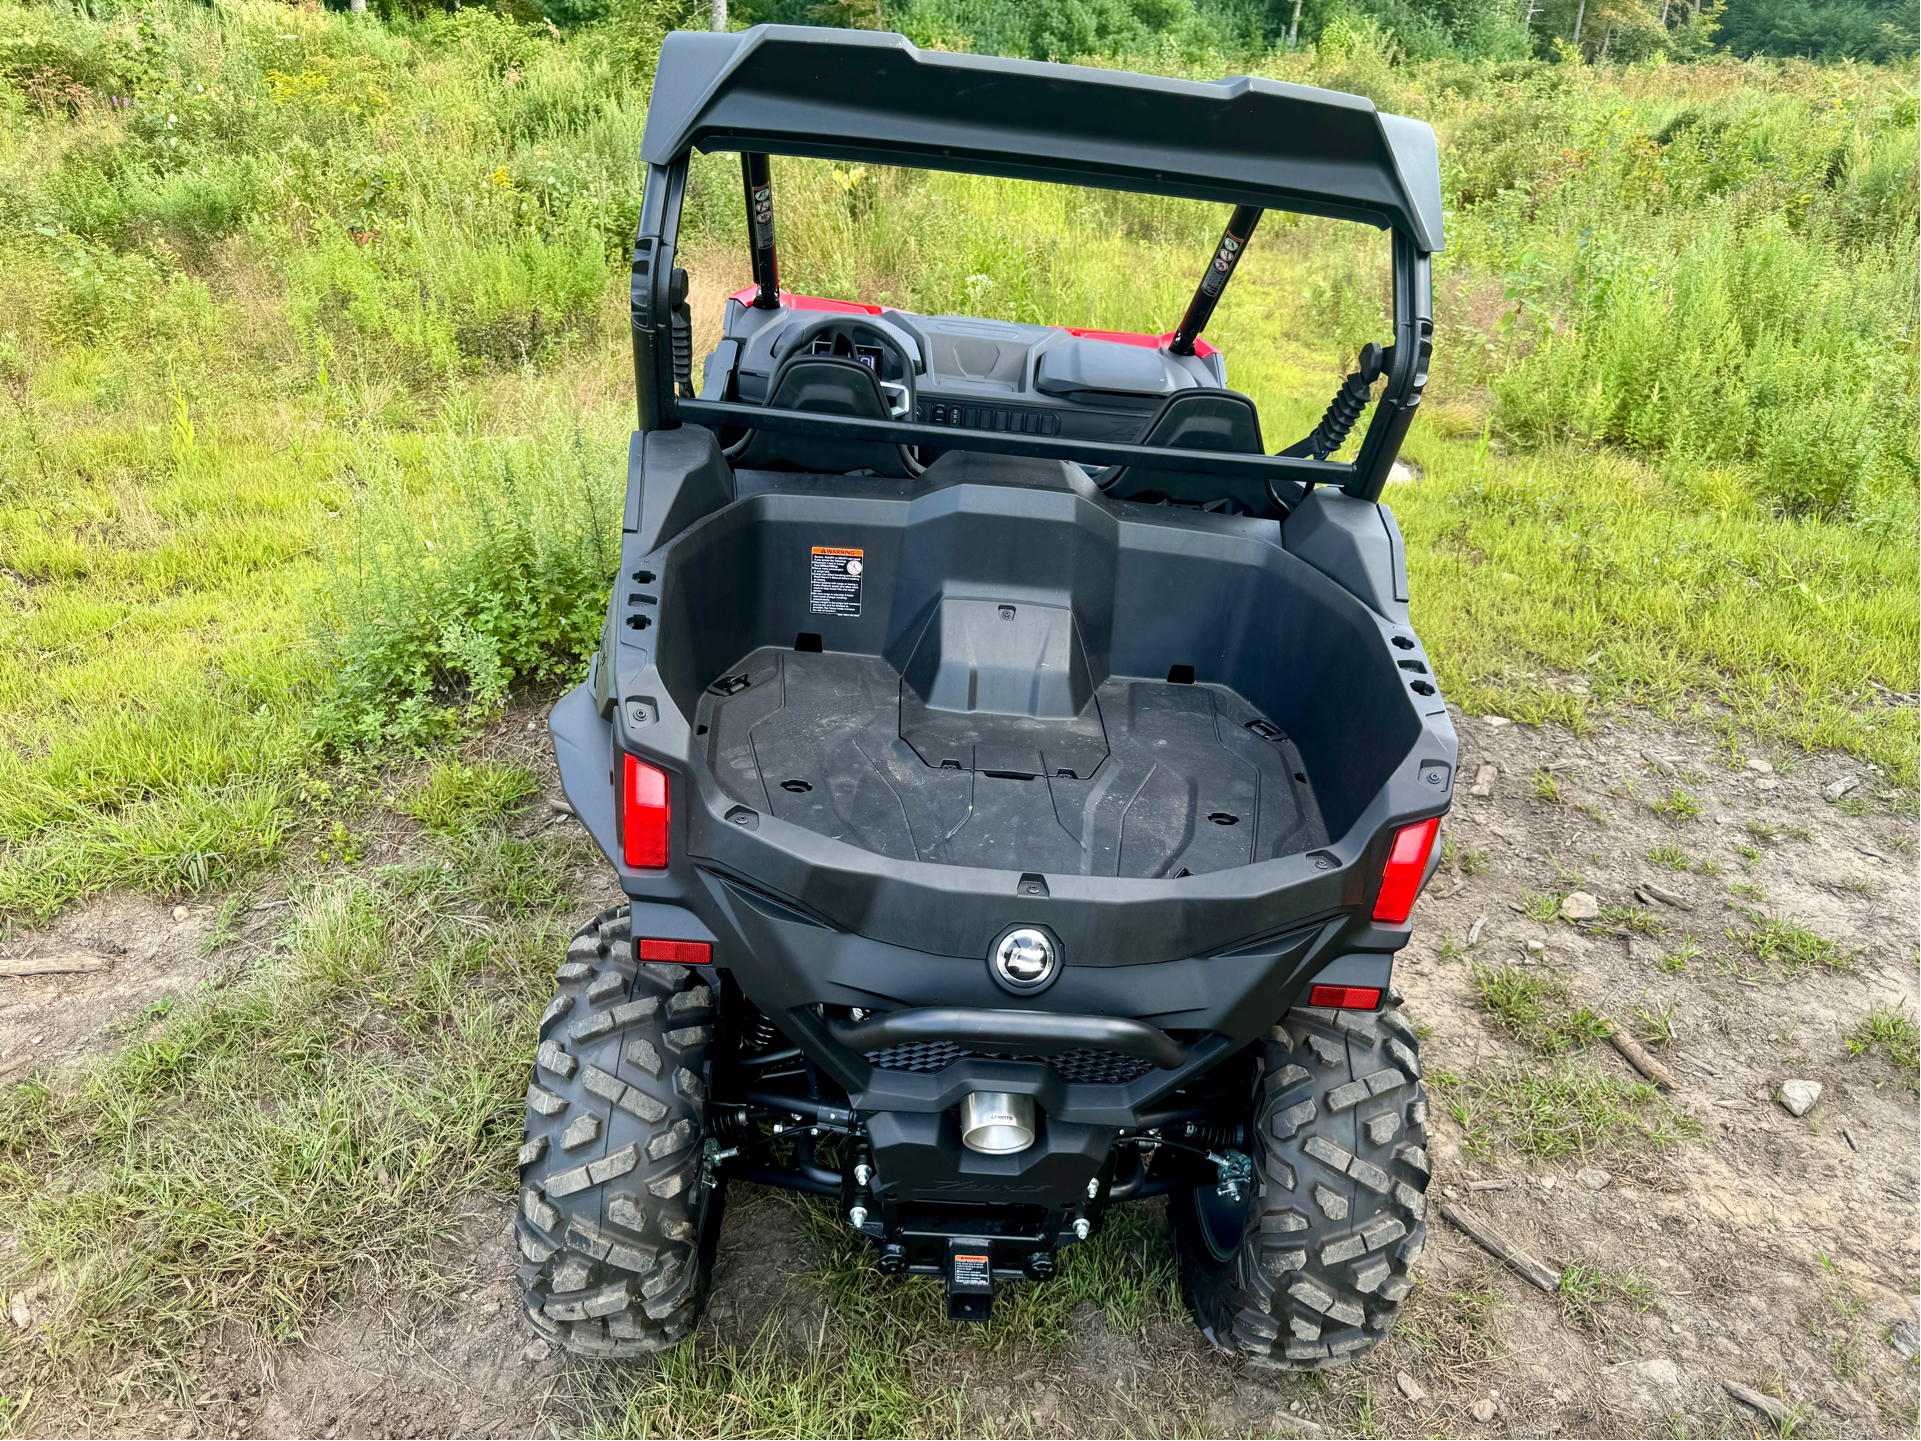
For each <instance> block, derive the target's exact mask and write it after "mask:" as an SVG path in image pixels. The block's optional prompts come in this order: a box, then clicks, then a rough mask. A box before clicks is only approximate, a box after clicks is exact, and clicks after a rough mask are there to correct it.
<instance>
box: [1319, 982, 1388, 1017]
mask: <svg viewBox="0 0 1921 1441" xmlns="http://www.w3.org/2000/svg"><path fill="white" fill-rule="evenodd" d="M1307 1003H1308V1004H1309V1005H1310V1006H1334V1007H1337V1008H1338V1009H1340V1010H1343V1011H1372V1010H1375V1009H1376V1008H1378V1007H1379V1006H1380V1004H1381V988H1380V987H1379V986H1313V987H1311V988H1309V990H1308V993H1307Z"/></svg>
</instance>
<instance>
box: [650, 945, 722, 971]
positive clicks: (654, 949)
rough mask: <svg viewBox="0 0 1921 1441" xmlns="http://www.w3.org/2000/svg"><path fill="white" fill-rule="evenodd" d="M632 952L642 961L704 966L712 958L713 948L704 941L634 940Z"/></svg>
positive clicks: (671, 964)
mask: <svg viewBox="0 0 1921 1441" xmlns="http://www.w3.org/2000/svg"><path fill="white" fill-rule="evenodd" d="M634 952H635V954H636V955H637V956H638V957H639V959H641V960H643V961H665V962H666V963H667V964H668V965H670V966H704V965H707V964H709V963H710V962H711V961H712V960H713V959H714V948H713V947H712V946H710V945H708V944H707V942H705V941H635V942H634Z"/></svg>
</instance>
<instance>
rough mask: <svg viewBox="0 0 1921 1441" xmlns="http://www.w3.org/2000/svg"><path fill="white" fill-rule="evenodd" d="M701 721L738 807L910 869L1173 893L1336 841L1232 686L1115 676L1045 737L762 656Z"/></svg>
mask: <svg viewBox="0 0 1921 1441" xmlns="http://www.w3.org/2000/svg"><path fill="white" fill-rule="evenodd" d="M695 719H696V722H697V724H698V725H699V726H700V727H702V733H703V734H704V736H705V744H706V746H707V751H706V757H707V762H708V765H709V766H710V767H711V768H712V770H713V773H714V775H715V777H716V778H717V779H718V781H719V782H720V784H721V786H722V788H723V789H724V790H725V791H726V792H727V793H728V794H729V795H730V796H732V797H733V798H734V799H735V800H737V801H738V802H740V803H741V804H742V805H747V806H751V807H753V808H754V809H755V810H758V811H760V812H762V813H763V814H769V815H773V816H776V817H778V818H780V819H781V820H784V821H791V822H792V823H794V824H795V825H799V826H805V827H806V828H807V829H808V830H811V831H815V832H817V833H819V834H820V835H823V836H829V837H832V838H834V839H836V840H841V841H846V842H847V843H849V844H850V845H855V846H859V847H861V848H862V849H864V850H868V851H872V852H874V853H876V854H878V855H883V856H888V857H891V858H893V859H896V860H921V861H932V862H937V863H940V864H944V865H956V866H980V867H986V868H990V869H997V870H1018V871H1033V872H1039V873H1043V874H1045V873H1053V874H1056V875H1063V874H1081V875H1097V876H1129V877H1161V876H1180V875H1201V874H1204V873H1206V872H1209V871H1221V870H1229V869H1232V868H1233V867H1235V866H1244V865H1247V864H1249V863H1250V862H1252V861H1257V860H1267V859H1270V858H1272V857H1275V856H1284V855H1292V854H1297V853H1299V852H1302V851H1308V850H1312V849H1314V848H1316V847H1317V846H1321V845H1325V844H1326V841H1327V837H1326V834H1325V831H1324V829H1323V827H1322V823H1321V817H1320V811H1319V809H1318V808H1317V807H1316V805H1315V802H1314V793H1313V788H1312V786H1311V785H1310V784H1309V782H1308V780H1307V771H1306V767H1305V766H1304V765H1303V763H1302V761H1301V756H1300V752H1299V751H1298V750H1297V749H1296V748H1295V747H1294V744H1293V742H1292V741H1290V740H1289V739H1288V738H1287V737H1286V736H1285V735H1284V734H1282V733H1281V731H1280V728H1279V727H1278V726H1275V725H1274V724H1273V723H1272V722H1270V721H1268V720H1266V719H1265V718H1264V717H1262V716H1261V715H1260V714H1259V713H1258V712H1257V711H1255V710H1254V709H1253V708H1252V707H1251V706H1249V705H1248V704H1247V702H1246V701H1244V700H1242V699H1241V698H1240V696H1239V695H1237V694H1235V693H1234V692H1233V691H1231V690H1228V689H1226V688H1225V687H1222V686H1210V685H1175V684H1170V683H1168V682H1165V681H1150V680H1133V679H1126V678H1120V677H1116V678H1112V679H1109V680H1108V681H1106V682H1105V683H1104V684H1102V685H1101V686H1100V687H1099V689H1098V690H1097V691H1096V692H1095V694H1094V698H1093V700H1092V701H1091V702H1090V703H1089V704H1088V705H1087V706H1086V708H1084V709H1083V711H1082V712H1081V714H1080V715H1079V716H1077V717H1075V718H1073V719H1063V720H1035V719H1031V718H1028V717H1015V716H999V715H985V714H980V713H975V712H969V713H959V712H951V711H936V710H932V709H930V708H928V707H927V706H925V705H924V704H922V703H921V700H920V697H919V696H918V695H917V694H916V693H915V692H914V690H913V689H912V688H911V687H909V686H907V685H905V684H904V683H903V682H902V680H901V677H900V673H899V672H898V671H896V670H895V669H894V668H893V667H892V666H891V665H889V664H888V663H887V662H886V661H885V660H883V659H881V658H880V657H878V656H871V655H852V654H843V653H838V652H826V653H807V652H799V651H789V650H778V649H764V650H757V651H754V652H753V653H751V654H750V655H748V656H747V657H746V658H745V659H744V660H742V661H740V662H738V663H737V664H736V665H735V666H733V667H732V668H731V669H730V670H729V671H728V672H727V673H726V674H724V675H723V676H721V677H720V679H719V680H717V681H716V682H715V683H714V684H713V685H712V686H710V687H709V688H708V689H707V691H706V692H705V693H704V694H703V695H702V697H701V702H700V706H699V709H698V711H697V713H696V717H695Z"/></svg>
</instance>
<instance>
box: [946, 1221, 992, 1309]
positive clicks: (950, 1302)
mask: <svg viewBox="0 0 1921 1441" xmlns="http://www.w3.org/2000/svg"><path fill="white" fill-rule="evenodd" d="M993 1314H994V1248H993V1247H992V1246H990V1245H989V1244H988V1243H987V1242H985V1241H961V1240H954V1241H949V1242H948V1243H947V1319H948V1320H950V1321H985V1320H987V1319H988V1318H989V1317H990V1316H992V1315H993Z"/></svg>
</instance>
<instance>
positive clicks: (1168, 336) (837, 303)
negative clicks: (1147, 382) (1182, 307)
mask: <svg viewBox="0 0 1921 1441" xmlns="http://www.w3.org/2000/svg"><path fill="white" fill-rule="evenodd" d="M756 293H757V292H756V291H755V290H754V287H753V286H751V285H750V286H748V287H747V288H746V289H744V290H736V291H735V292H734V293H733V294H732V295H730V296H728V297H727V298H728V299H729V300H738V301H739V302H740V303H741V304H742V305H752V304H753V303H754V296H755V294H756ZM780 303H781V305H782V306H783V307H785V308H786V309H789V310H829V311H837V312H839V313H840V314H842V315H879V314H881V313H882V309H883V308H882V307H881V306H878V305H863V304H861V303H860V302H859V301H855V300H825V299H822V298H821V297H820V296H818V295H796V294H794V293H793V291H791V290H783V291H781V293H780ZM906 313H910V314H911V312H906ZM1054 329H1056V330H1065V331H1066V332H1067V333H1068V334H1069V335H1078V336H1080V337H1081V338H1082V339H1084V340H1111V341H1113V342H1114V344H1116V345H1138V346H1142V347H1144V348H1145V349H1148V350H1165V349H1166V348H1167V342H1168V341H1170V340H1172V339H1173V338H1174V332H1173V331H1171V330H1170V331H1167V332H1166V333H1165V334H1162V335H1141V334H1138V333H1137V332H1135V331H1131V330H1084V329H1082V328H1081V327H1080V326H1077V325H1057V326H1055V327H1054ZM1194 353H1195V354H1196V355H1199V356H1203V357H1205V356H1209V355H1212V354H1213V353H1214V347H1213V346H1211V345H1209V344H1208V343H1207V342H1206V341H1205V340H1197V341H1195V342H1194Z"/></svg>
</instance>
